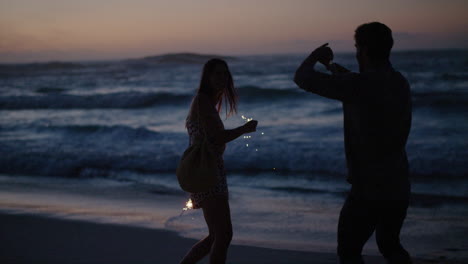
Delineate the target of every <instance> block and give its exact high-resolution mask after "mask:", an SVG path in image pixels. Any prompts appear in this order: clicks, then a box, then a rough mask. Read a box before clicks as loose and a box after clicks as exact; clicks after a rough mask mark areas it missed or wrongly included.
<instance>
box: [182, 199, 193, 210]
mask: <svg viewBox="0 0 468 264" xmlns="http://www.w3.org/2000/svg"><path fill="white" fill-rule="evenodd" d="M190 209H193V203H192V199H189V200H188V201H187V203H186V204H185V207H184V208H182V210H184V211H187V210H190Z"/></svg>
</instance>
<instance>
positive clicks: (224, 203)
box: [203, 196, 232, 264]
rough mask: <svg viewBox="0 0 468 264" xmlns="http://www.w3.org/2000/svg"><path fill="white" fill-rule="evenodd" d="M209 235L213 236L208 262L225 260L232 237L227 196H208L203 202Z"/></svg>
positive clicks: (223, 261) (213, 263) (215, 263)
mask: <svg viewBox="0 0 468 264" xmlns="http://www.w3.org/2000/svg"><path fill="white" fill-rule="evenodd" d="M203 214H204V215H205V220H206V223H207V224H208V229H209V230H210V235H211V236H212V237H213V245H212V247H211V255H210V264H223V263H225V262H226V257H227V251H228V248H229V244H230V243H231V239H232V223H231V211H230V208H229V201H228V198H227V197H222V196H218V197H210V198H208V199H206V200H205V201H204V203H203Z"/></svg>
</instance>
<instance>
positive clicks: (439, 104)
mask: <svg viewBox="0 0 468 264" xmlns="http://www.w3.org/2000/svg"><path fill="white" fill-rule="evenodd" d="M412 96H413V104H414V105H415V106H417V107H418V106H424V107H432V108H434V109H438V108H451V109H455V108H457V109H460V108H468V93H466V92H464V91H453V92H417V91H416V92H412Z"/></svg>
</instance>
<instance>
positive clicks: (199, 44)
mask: <svg viewBox="0 0 468 264" xmlns="http://www.w3.org/2000/svg"><path fill="white" fill-rule="evenodd" d="M467 14H468V1H466V0H448V1H442V0H411V1H407V0H392V1H388V0H356V1H333V0H257V1H255V0H234V1H223V0H196V1H194V0H190V1H189V0H131V1H130V0H79V1H77V0H75V1H71V0H0V63H1V62H34V61H51V60H95V59H119V58H131V57H142V56H148V55H157V54H163V53H172V52H197V53H210V54H213V53H214V54H225V55H240V54H245V55H247V54H273V53H274V54H276V53H307V52H310V51H311V50H312V49H313V48H314V47H316V46H318V45H320V44H322V43H325V42H329V43H330V46H331V47H332V48H333V49H335V50H336V51H352V50H353V48H354V46H353V43H354V42H353V34H354V30H355V28H356V27H357V26H358V25H360V24H362V23H365V22H371V21H380V22H382V23H385V24H387V25H388V26H389V27H390V28H391V29H392V30H393V33H394V38H395V49H396V50H406V49H444V48H468V18H467Z"/></svg>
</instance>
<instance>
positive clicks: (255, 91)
mask: <svg viewBox="0 0 468 264" xmlns="http://www.w3.org/2000/svg"><path fill="white" fill-rule="evenodd" d="M238 90H239V96H241V97H242V100H271V99H276V100H281V99H287V98H292V97H295V98H298V99H299V98H302V97H303V96H304V93H303V91H301V90H300V89H274V88H263V87H259V86H252V85H248V86H240V87H238Z"/></svg>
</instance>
